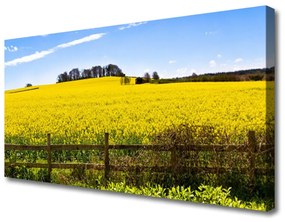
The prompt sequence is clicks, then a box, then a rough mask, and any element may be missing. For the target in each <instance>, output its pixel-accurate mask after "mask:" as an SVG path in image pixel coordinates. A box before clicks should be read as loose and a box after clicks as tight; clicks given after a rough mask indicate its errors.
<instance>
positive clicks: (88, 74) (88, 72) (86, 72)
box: [81, 69, 91, 79]
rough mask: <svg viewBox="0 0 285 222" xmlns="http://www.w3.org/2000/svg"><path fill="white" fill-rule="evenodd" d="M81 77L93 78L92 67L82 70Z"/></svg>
mask: <svg viewBox="0 0 285 222" xmlns="http://www.w3.org/2000/svg"><path fill="white" fill-rule="evenodd" d="M81 78H83V79H87V78H91V70H90V69H84V70H83V71H82V72H81Z"/></svg>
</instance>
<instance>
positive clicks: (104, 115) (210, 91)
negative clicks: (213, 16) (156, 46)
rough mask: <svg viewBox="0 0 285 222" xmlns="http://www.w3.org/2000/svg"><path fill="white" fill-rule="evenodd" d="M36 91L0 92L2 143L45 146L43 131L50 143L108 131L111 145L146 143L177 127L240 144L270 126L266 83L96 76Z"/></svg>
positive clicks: (94, 138)
mask: <svg viewBox="0 0 285 222" xmlns="http://www.w3.org/2000/svg"><path fill="white" fill-rule="evenodd" d="M133 82H134V79H132V83H133ZM37 87H38V88H37ZM37 87H35V89H33V88H24V89H17V90H11V91H6V92H5V143H13V144H19V143H22V144H46V134H47V133H51V136H52V143H54V144H98V143H102V142H103V138H104V132H109V133H110V142H111V143H115V144H137V143H143V144H149V143H151V142H152V138H153V137H154V136H155V135H157V134H158V133H159V132H162V131H163V130H165V129H166V128H167V127H169V126H176V125H179V124H194V125H213V126H215V127H217V129H218V128H220V129H224V130H226V132H227V133H229V134H233V135H236V138H235V137H234V136H233V138H235V139H237V138H238V139H240V140H242V138H243V137H245V136H246V132H247V130H249V129H251V130H255V131H257V132H259V133H261V134H262V133H264V132H265V123H266V121H271V122H273V121H274V101H273V96H274V95H273V93H274V82H265V81H258V82H207V83H172V84H142V85H134V84H130V85H121V84H120V78H118V77H104V78H99V79H87V80H79V81H72V82H66V83H60V84H53V85H41V86H37ZM26 89H33V90H28V91H26ZM266 89H267V90H266ZM232 142H239V141H232Z"/></svg>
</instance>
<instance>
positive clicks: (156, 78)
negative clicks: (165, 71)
mask: <svg viewBox="0 0 285 222" xmlns="http://www.w3.org/2000/svg"><path fill="white" fill-rule="evenodd" d="M152 78H153V79H154V80H159V75H158V73H157V72H156V71H154V72H153V73H152Z"/></svg>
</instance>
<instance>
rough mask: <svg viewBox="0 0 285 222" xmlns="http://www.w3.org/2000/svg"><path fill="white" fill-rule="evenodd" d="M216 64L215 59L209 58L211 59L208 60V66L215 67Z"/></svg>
mask: <svg viewBox="0 0 285 222" xmlns="http://www.w3.org/2000/svg"><path fill="white" fill-rule="evenodd" d="M216 65H217V63H216V61H215V60H211V61H209V66H210V67H211V68H214V67H216Z"/></svg>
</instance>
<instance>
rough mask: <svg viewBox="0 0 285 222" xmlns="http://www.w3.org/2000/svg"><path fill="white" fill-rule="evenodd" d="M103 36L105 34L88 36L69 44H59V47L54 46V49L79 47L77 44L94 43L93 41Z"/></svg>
mask: <svg viewBox="0 0 285 222" xmlns="http://www.w3.org/2000/svg"><path fill="white" fill-rule="evenodd" d="M105 34H106V33H99V34H93V35H89V36H86V37H84V38H81V39H76V40H74V41H71V42H67V43H63V44H60V45H58V46H56V48H67V47H71V46H75V45H79V44H82V43H85V42H90V41H94V40H97V39H100V38H102V37H103V36H104V35H105Z"/></svg>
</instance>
